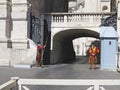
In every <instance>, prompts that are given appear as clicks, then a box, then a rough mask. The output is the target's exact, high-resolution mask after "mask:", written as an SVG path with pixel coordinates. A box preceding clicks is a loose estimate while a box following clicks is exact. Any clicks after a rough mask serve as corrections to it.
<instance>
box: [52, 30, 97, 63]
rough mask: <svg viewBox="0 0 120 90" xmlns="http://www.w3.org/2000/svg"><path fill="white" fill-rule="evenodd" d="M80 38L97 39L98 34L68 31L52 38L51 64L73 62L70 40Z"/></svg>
mask: <svg viewBox="0 0 120 90" xmlns="http://www.w3.org/2000/svg"><path fill="white" fill-rule="evenodd" d="M80 37H94V38H97V39H99V33H98V32H95V31H93V30H88V29H70V30H65V31H61V32H58V33H57V34H55V35H54V37H53V50H52V51H51V55H52V56H51V60H50V62H51V64H56V63H71V62H73V61H74V60H75V57H76V55H75V52H74V48H73V43H72V40H74V39H76V38H80Z"/></svg>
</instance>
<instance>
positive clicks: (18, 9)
mask: <svg viewBox="0 0 120 90" xmlns="http://www.w3.org/2000/svg"><path fill="white" fill-rule="evenodd" d="M27 10H28V6H27V4H21V5H13V6H12V12H26V11H27Z"/></svg>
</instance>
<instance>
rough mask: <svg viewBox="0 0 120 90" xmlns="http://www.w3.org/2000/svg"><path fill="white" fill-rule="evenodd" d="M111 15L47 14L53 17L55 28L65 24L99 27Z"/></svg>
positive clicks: (52, 21) (111, 13)
mask: <svg viewBox="0 0 120 90" xmlns="http://www.w3.org/2000/svg"><path fill="white" fill-rule="evenodd" d="M113 14H115V13H114V12H110V13H51V14H45V15H49V16H51V23H52V25H53V26H57V25H60V24H62V23H65V24H67V25H70V24H71V25H74V26H78V25H79V26H86V25H87V26H99V25H101V20H102V19H104V18H107V17H110V16H111V15H113Z"/></svg>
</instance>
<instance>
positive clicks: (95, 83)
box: [18, 79, 120, 90]
mask: <svg viewBox="0 0 120 90" xmlns="http://www.w3.org/2000/svg"><path fill="white" fill-rule="evenodd" d="M23 85H24V86H23ZM25 85H53V86H56V85H63V86H65V85H67V86H71V85H72V86H73V85H74V86H90V87H89V88H88V89H87V90H105V88H104V87H103V86H104V85H108V86H116V85H118V86H120V80H112V79H111V80H101V79H100V80H99V79H98V80H97V79H95V80H90V79H86V80H83V79H19V80H18V86H19V90H22V88H24V90H30V89H29V88H27V87H26V86H25Z"/></svg>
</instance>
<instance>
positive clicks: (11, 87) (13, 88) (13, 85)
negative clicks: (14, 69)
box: [0, 77, 19, 90]
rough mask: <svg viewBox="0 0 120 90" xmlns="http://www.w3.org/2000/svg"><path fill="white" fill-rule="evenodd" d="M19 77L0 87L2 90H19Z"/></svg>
mask: <svg viewBox="0 0 120 90" xmlns="http://www.w3.org/2000/svg"><path fill="white" fill-rule="evenodd" d="M18 79H19V78H18V77H13V78H11V80H10V81H8V82H6V83H4V84H2V85H0V90H17V80H18Z"/></svg>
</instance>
